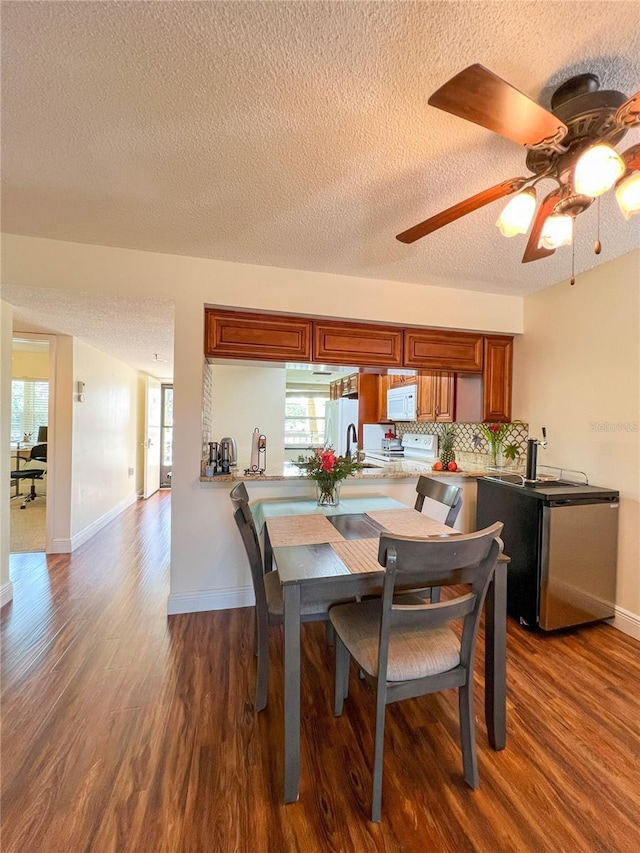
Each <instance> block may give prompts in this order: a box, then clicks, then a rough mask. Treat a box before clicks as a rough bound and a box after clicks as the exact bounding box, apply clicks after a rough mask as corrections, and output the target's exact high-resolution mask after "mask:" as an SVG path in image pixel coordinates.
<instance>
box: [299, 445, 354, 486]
mask: <svg viewBox="0 0 640 853" xmlns="http://www.w3.org/2000/svg"><path fill="white" fill-rule="evenodd" d="M298 465H299V466H300V467H301V468H305V469H306V472H307V477H310V478H311V479H312V480H315V481H316V483H317V484H318V488H319V489H320V492H321V493H322V494H325V495H326V494H330V493H331V492H333V491H334V489H335V487H336V484H337V483H339V482H340V480H346V478H347V477H351V476H352V475H353V474H355V473H356V472H357V471H360V470H361V469H362V465H361V463H360V462H354V460H353V459H352V458H351V457H350V456H336V454H335V451H334V450H333V449H332V448H331V447H328V448H325V449H324V450H316V452H315V453H314V454H313V455H312V456H310V457H309V458H308V459H304V457H300V461H299V462H298Z"/></svg>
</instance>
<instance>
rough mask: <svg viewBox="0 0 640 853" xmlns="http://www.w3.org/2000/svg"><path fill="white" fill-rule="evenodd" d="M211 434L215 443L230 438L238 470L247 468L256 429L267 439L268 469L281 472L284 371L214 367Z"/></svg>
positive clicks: (265, 368)
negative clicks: (223, 438) (232, 439)
mask: <svg viewBox="0 0 640 853" xmlns="http://www.w3.org/2000/svg"><path fill="white" fill-rule="evenodd" d="M212 374H213V412H212V430H213V436H212V439H213V440H214V441H219V440H220V439H221V438H222V437H223V436H225V435H229V436H231V437H232V438H234V439H235V440H236V444H237V446H238V470H240V471H242V470H244V469H245V468H248V467H249V464H250V461H251V440H252V437H253V431H254V429H255V428H256V427H258V428H259V430H260V433H261V434H263V435H265V436H266V437H267V466H268V468H270V469H273V468H277V469H279V470H282V463H283V462H284V408H285V398H286V383H287V375H286V371H285V370H284V369H283V368H281V367H271V368H270V367H259V368H256V367H237V366H232V365H226V364H214V365H213V369H212Z"/></svg>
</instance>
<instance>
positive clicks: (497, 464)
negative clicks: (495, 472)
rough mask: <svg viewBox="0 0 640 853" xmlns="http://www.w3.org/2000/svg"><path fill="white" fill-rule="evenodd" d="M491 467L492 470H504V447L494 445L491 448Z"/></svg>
mask: <svg viewBox="0 0 640 853" xmlns="http://www.w3.org/2000/svg"><path fill="white" fill-rule="evenodd" d="M489 465H490V467H491V468H504V454H503V453H502V447H500V446H499V445H497V444H492V445H491V447H490V448H489Z"/></svg>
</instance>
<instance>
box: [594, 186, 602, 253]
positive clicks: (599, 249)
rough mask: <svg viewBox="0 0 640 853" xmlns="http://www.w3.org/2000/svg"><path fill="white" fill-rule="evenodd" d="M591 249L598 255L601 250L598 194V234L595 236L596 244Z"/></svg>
mask: <svg viewBox="0 0 640 853" xmlns="http://www.w3.org/2000/svg"><path fill="white" fill-rule="evenodd" d="M593 251H594V252H595V253H596V255H599V254H600V252H601V251H602V243H601V242H600V196H598V234H597V237H596V244H595V246H594V247H593Z"/></svg>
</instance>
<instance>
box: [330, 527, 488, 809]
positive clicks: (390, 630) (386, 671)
mask: <svg viewBox="0 0 640 853" xmlns="http://www.w3.org/2000/svg"><path fill="white" fill-rule="evenodd" d="M501 532H502V524H501V523H500V522H498V523H496V524H494V525H493V526H492V527H488V528H486V529H484V530H480V531H478V532H477V533H469V534H466V535H459V536H451V537H449V538H442V539H435V538H434V539H419V540H417V539H411V538H409V537H402V536H391V535H388V534H381V536H380V545H379V550H378V562H379V563H380V565H382V566H385V567H386V572H385V576H384V587H383V594H382V598H381V599H369V600H367V601H361V602H356V603H354V604H340V605H336V606H335V607H332V608H331V610H330V611H329V618H330V619H331V623H332V624H333V626H334V629H335V633H336V671H335V714H336V716H339V715H340V714H341V713H342V709H343V705H344V699H345V698H346V696H347V695H348V685H349V660H350V657H352V658H353V659H354V660H355V661H356V663H357V665H358V666H359V667H360V669H361V670H362V671H364V673H365V677H366V678H367V679H368V680H371V681H372V682H373V683H374V685H375V686H376V695H377V699H376V732H375V751H374V765H373V793H372V798H371V819H372V820H373V821H379V820H380V810H381V801H382V760H383V749H384V720H385V710H386V706H387V705H388V704H389V703H390V702H397V701H399V700H402V699H409V698H411V697H414V696H421V695H423V694H425V693H434V692H437V691H439V690H447V689H449V688H451V687H457V688H458V707H459V715H460V735H461V743H462V763H463V768H464V778H465V781H466V782H467V784H468V785H470V786H471V787H472V788H477V787H478V763H477V757H476V746H475V730H474V713H473V665H474V655H475V647H476V638H477V635H478V625H479V622H480V614H481V611H482V605H483V603H484V599H485V595H486V592H487V588H488V586H489V582H490V581H491V578H492V576H493V572H494V568H495V565H496V561H497V559H498V556H499V554H500V552H501V550H502V542H501V540H500V539H498V537H499V535H500V533H501ZM414 581H416V584H415V585H416V586H418V585H420V584H422V585H428V586H432V585H435V586H439V587H442V586H452V585H457V584H461V583H464V584H470V590H469V591H468V592H467V593H466V594H463V595H459V596H457V597H456V598H454V599H452V600H450V601H443V602H440V603H438V604H431V603H430V604H427V603H425V602H423V603H421V604H418V605H411V604H404V603H403V604H398V603H396V602H394V600H393V596H394V590H395V588H396V586H399V585H403V586H406V585H407V584H408V585H413V584H414ZM455 620H462V638H461V640H458V637H457V635H456V634H455V633H454V632H453V631H452V630H451V628H449V627H448V624H447V623H449V622H452V621H455Z"/></svg>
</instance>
